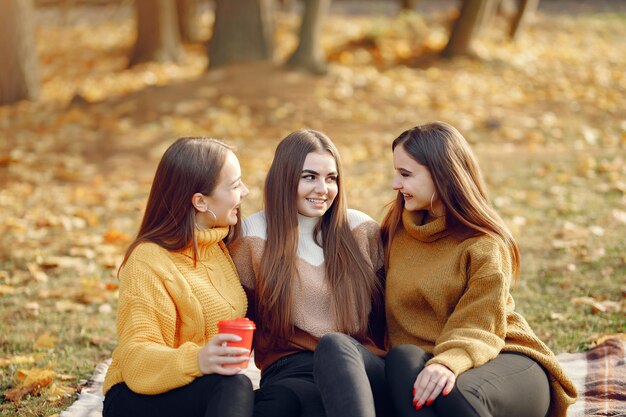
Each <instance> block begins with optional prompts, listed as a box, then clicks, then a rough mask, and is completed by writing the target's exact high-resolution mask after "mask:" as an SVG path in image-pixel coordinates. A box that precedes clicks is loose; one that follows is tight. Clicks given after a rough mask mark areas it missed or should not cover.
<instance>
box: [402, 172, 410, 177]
mask: <svg viewBox="0 0 626 417" xmlns="http://www.w3.org/2000/svg"><path fill="white" fill-rule="evenodd" d="M400 175H402V176H403V177H405V178H406V177H408V176H409V174H407V173H406V172H401V173H400Z"/></svg>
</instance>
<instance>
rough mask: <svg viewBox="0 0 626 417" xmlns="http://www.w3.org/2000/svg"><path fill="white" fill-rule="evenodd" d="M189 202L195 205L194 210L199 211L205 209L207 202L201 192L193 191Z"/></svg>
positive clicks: (202, 211)
mask: <svg viewBox="0 0 626 417" xmlns="http://www.w3.org/2000/svg"><path fill="white" fill-rule="evenodd" d="M191 204H192V205H193V206H194V207H195V209H196V210H198V211H199V212H201V213H204V212H205V211H207V208H208V207H207V203H206V200H205V198H204V195H202V194H201V193H195V194H194V195H192V196H191Z"/></svg>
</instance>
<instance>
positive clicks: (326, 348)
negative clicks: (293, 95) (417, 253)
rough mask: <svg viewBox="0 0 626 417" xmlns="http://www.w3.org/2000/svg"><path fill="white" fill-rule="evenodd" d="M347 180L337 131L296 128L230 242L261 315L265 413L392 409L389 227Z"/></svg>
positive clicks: (259, 357)
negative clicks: (383, 274)
mask: <svg viewBox="0 0 626 417" xmlns="http://www.w3.org/2000/svg"><path fill="white" fill-rule="evenodd" d="M344 180H345V179H344V177H343V172H342V167H341V159H340V158H339V153H338V151H337V149H336V148H335V146H334V144H333V143H332V141H331V140H330V138H328V137H327V136H326V135H325V134H323V133H321V132H318V131H315V130H311V129H303V130H298V131H295V132H292V133H291V134H289V135H287V137H285V138H284V139H283V140H282V141H281V142H280V144H279V145H278V147H277V148H276V152H275V154H274V160H273V161H272V165H271V167H270V170H269V172H268V174H267V178H266V181H265V190H264V200H265V210H264V211H261V212H258V213H256V214H254V215H252V216H250V217H248V218H247V219H246V220H245V221H244V225H243V226H244V227H243V237H242V238H241V239H239V240H238V241H237V243H236V244H235V245H233V246H231V247H230V249H231V252H232V254H233V260H234V261H235V264H236V265H237V270H238V271H239V275H240V278H241V282H242V284H243V285H244V287H246V289H247V290H248V292H249V294H250V300H251V304H252V306H251V315H252V317H253V318H254V321H255V323H256V325H257V330H256V332H255V341H254V357H255V360H256V363H257V365H258V366H259V368H260V369H261V383H260V389H259V390H257V391H256V393H255V406H254V416H255V417H299V416H328V417H335V416H341V417H343V416H345V415H351V416H372V417H374V415H375V413H376V415H378V416H379V417H382V416H383V415H384V413H385V411H386V410H387V409H388V408H390V407H389V401H388V396H387V391H386V384H385V365H384V361H383V359H382V358H381V357H382V356H384V355H385V351H384V350H382V349H381V347H382V344H383V343H382V342H383V336H384V334H383V330H384V319H382V320H376V318H377V317H378V318H382V317H383V314H382V312H383V309H382V305H381V304H382V283H381V281H380V278H379V276H377V274H376V272H377V271H379V270H382V268H383V263H384V262H383V251H382V245H381V243H380V229H379V227H378V224H377V223H376V222H375V221H374V220H372V219H371V218H370V217H369V216H368V215H366V214H365V213H362V212H360V211H357V210H350V209H348V208H347V207H346V196H345V190H344V188H343V184H344ZM377 312H378V313H381V314H376V313H377ZM377 321H378V322H379V325H378V326H376V322H377ZM346 403H351V409H350V412H349V413H348V414H346V413H345V412H344V408H345V405H344V404H346Z"/></svg>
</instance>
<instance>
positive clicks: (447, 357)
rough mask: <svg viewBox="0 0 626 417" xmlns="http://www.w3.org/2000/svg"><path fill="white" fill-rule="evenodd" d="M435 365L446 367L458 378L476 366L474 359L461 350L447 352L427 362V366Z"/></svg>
mask: <svg viewBox="0 0 626 417" xmlns="http://www.w3.org/2000/svg"><path fill="white" fill-rule="evenodd" d="M433 363H438V364H441V365H443V366H445V367H446V368H448V369H450V370H451V371H452V372H454V375H455V376H457V377H458V376H459V375H460V374H462V373H463V372H465V371H467V370H468V369H470V368H471V367H472V366H474V362H473V361H472V358H471V357H470V356H469V355H468V354H467V352H465V351H464V350H463V349H460V348H454V349H450V350H446V351H445V352H442V353H440V354H438V355H436V356H435V357H433V358H432V359H431V360H429V361H428V362H426V366H428V365H430V364H433Z"/></svg>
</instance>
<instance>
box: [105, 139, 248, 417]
mask: <svg viewBox="0 0 626 417" xmlns="http://www.w3.org/2000/svg"><path fill="white" fill-rule="evenodd" d="M247 194H248V189H247V188H246V186H245V185H244V184H243V182H242V181H241V170H240V168H239V161H237V157H236V156H235V154H234V153H233V152H232V151H231V149H230V148H229V147H228V146H227V145H225V144H223V143H221V142H219V141H216V140H213V139H207V138H181V139H179V140H177V141H176V142H175V143H174V144H172V146H170V147H169V148H168V149H167V151H166V152H165V154H164V155H163V158H162V159H161V162H160V163H159V166H158V168H157V171H156V174H155V177H154V181H153V183H152V189H151V191H150V196H149V197H148V203H147V205H146V212H145V214H144V217H143V221H142V223H141V227H140V228H139V233H138V235H137V238H136V239H135V241H134V242H133V243H132V244H131V245H130V247H129V248H128V250H127V252H126V257H125V258H124V262H123V264H122V267H121V268H120V274H119V278H120V296H119V311H118V320H117V321H118V325H117V329H118V336H119V343H118V346H117V348H116V349H115V351H114V352H113V360H112V362H111V366H110V367H109V369H108V372H107V375H106V378H105V380H104V387H103V391H104V393H105V399H104V409H103V415H104V416H105V417H109V416H111V417H112V416H115V417H124V416H129V417H130V416H132V417H141V416H150V417H158V416H174V415H183V416H190V417H193V416H197V417H210V416H219V417H225V416H227V417H250V416H251V415H252V407H253V391H252V384H251V382H250V380H249V379H248V378H247V377H246V376H245V375H242V374H238V372H239V371H240V369H239V368H236V367H235V368H233V367H228V365H229V364H234V363H237V362H241V356H240V355H246V354H249V352H248V351H247V350H246V349H242V348H236V347H228V346H226V342H228V341H238V340H241V339H240V338H239V336H236V335H233V334H217V322H218V321H219V320H224V319H231V318H237V317H243V316H244V315H245V314H246V308H247V300H246V295H245V293H244V290H243V288H242V286H241V283H240V282H239V279H238V276H237V271H236V270H235V267H234V265H233V262H232V260H231V258H230V255H229V254H228V250H227V249H226V245H225V242H232V241H233V239H234V238H235V237H236V236H237V225H238V223H239V217H240V215H239V204H240V203H241V200H242V199H243V198H244V197H245V196H246V195H247Z"/></svg>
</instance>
